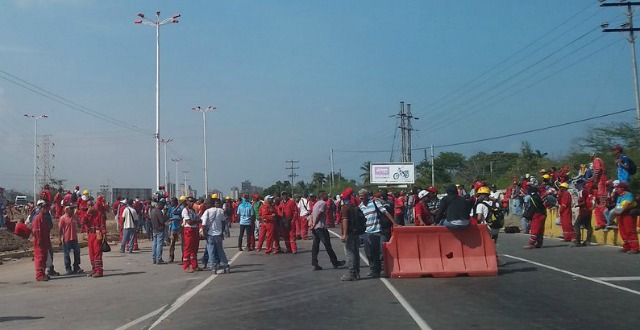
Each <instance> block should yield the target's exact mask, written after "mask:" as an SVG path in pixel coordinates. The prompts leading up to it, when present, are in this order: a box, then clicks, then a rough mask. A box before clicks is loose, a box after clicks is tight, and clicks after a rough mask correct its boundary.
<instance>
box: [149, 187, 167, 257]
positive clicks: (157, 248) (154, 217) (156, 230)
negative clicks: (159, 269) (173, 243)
mask: <svg viewBox="0 0 640 330" xmlns="http://www.w3.org/2000/svg"><path fill="white" fill-rule="evenodd" d="M164 205H165V199H164V198H161V199H160V200H159V201H158V202H157V203H156V207H154V208H153V210H151V213H150V214H149V218H150V220H151V227H152V228H153V263H154V264H159V265H160V264H164V260H162V247H163V246H164V224H165V222H167V217H166V216H165V214H164V213H163V212H162V210H163V209H164Z"/></svg>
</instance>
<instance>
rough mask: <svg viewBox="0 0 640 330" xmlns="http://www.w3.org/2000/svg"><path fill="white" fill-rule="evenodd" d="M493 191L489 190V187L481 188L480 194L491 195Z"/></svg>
mask: <svg viewBox="0 0 640 330" xmlns="http://www.w3.org/2000/svg"><path fill="white" fill-rule="evenodd" d="M490 193H491V191H490V190H489V187H480V188H479V189H478V194H490Z"/></svg>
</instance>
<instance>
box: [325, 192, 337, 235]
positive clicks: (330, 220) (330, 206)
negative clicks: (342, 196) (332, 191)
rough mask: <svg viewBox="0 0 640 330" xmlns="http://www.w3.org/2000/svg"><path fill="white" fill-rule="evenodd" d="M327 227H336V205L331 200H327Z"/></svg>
mask: <svg viewBox="0 0 640 330" xmlns="http://www.w3.org/2000/svg"><path fill="white" fill-rule="evenodd" d="M326 217H327V227H329V228H333V227H335V226H336V223H335V218H336V203H334V201H333V199H332V198H329V199H327V213H326Z"/></svg>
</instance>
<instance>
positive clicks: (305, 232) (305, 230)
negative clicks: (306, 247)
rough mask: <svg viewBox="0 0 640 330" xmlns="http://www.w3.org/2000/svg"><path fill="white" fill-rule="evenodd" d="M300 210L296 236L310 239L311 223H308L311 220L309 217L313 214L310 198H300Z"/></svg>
mask: <svg viewBox="0 0 640 330" xmlns="http://www.w3.org/2000/svg"><path fill="white" fill-rule="evenodd" d="M298 210H300V216H299V217H298V222H297V223H296V236H297V237H296V238H298V239H309V225H308V224H307V221H308V220H309V219H308V217H309V215H310V214H311V209H310V207H309V200H308V199H306V198H305V197H302V198H300V201H298Z"/></svg>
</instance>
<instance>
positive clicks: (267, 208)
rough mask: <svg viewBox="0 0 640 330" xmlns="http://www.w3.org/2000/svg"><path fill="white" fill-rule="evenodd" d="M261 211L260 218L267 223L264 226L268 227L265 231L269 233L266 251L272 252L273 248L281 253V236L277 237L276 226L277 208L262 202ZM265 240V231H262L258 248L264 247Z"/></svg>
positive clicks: (275, 251)
mask: <svg viewBox="0 0 640 330" xmlns="http://www.w3.org/2000/svg"><path fill="white" fill-rule="evenodd" d="M259 212H260V218H261V219H262V221H264V223H265V226H264V228H265V229H266V230H265V231H266V235H267V248H266V250H265V252H266V253H271V251H272V249H273V252H274V253H279V252H280V249H279V248H278V247H279V246H280V238H279V237H277V234H276V228H275V223H276V216H277V212H276V209H275V208H274V207H273V206H271V205H269V204H266V203H265V204H262V206H260V211H259ZM263 241H264V235H263V232H262V231H261V232H260V238H259V239H258V249H260V248H262V242H263ZM274 245H275V247H274Z"/></svg>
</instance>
